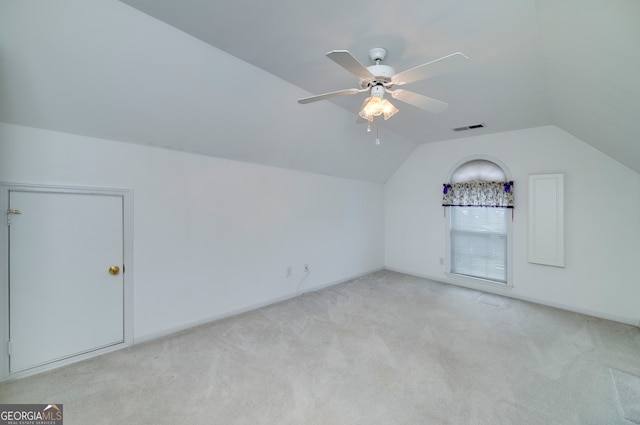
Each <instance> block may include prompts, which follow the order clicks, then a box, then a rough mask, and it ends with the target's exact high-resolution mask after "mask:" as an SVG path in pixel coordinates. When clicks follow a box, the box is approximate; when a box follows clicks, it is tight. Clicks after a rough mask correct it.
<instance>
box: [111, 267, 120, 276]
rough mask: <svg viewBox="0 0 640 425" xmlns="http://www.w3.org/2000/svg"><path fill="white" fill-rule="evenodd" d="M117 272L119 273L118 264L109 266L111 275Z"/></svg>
mask: <svg viewBox="0 0 640 425" xmlns="http://www.w3.org/2000/svg"><path fill="white" fill-rule="evenodd" d="M118 273H120V267H118V266H111V267H109V274H112V275H114V276H115V275H117V274H118Z"/></svg>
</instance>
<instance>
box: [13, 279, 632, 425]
mask: <svg viewBox="0 0 640 425" xmlns="http://www.w3.org/2000/svg"><path fill="white" fill-rule="evenodd" d="M638 376H640V330H639V329H638V328H636V327H633V326H628V325H623V324H619V323H614V322H610V321H606V320H601V319H596V318H592V317H587V316H583V315H580V314H575V313H569V312H565V311H560V310H556V309H553V308H547V307H543V306H538V305H534V304H530V303H526V302H521V301H517V300H512V299H506V298H502V297H498V296H495V295H489V294H482V293H481V292H478V291H473V290H468V289H464V288H459V287H454V286H449V285H443V284H439V283H435V282H432V281H429V280H425V279H420V278H416V277H411V276H407V275H403V274H399V273H394V272H389V271H382V272H378V273H374V274H372V275H369V276H366V277H363V278H359V279H355V280H353V281H349V282H346V283H343V284H340V285H336V286H333V287H331V288H328V289H326V290H323V291H321V292H320V296H318V297H317V298H314V299H311V300H307V301H303V300H300V299H292V300H289V301H286V302H282V303H279V304H276V305H272V306H269V307H266V308H262V309H259V310H256V311H252V312H249V313H245V314H242V315H239V316H236V317H232V318H229V319H226V320H221V321H218V322H214V323H211V324H208V325H204V326H200V327H198V328H194V329H191V330H189V331H185V332H182V333H180V334H177V335H173V336H171V337H167V338H164V339H160V340H157V341H152V342H149V343H146V344H142V345H139V346H135V347H131V348H128V349H125V350H120V351H117V352H114V353H110V354H107V355H104V356H101V357H97V358H94V359H90V360H87V361H83V362H80V363H77V364H74V365H70V366H66V367H63V368H60V369H57V370H55V371H51V372H47V373H43V374H40V375H36V376H32V377H29V378H24V379H21V380H17V381H9V382H5V383H2V384H0V401H1V402H3V403H54V402H55V403H63V404H64V412H65V421H64V423H65V425H75V424H78V425H87V424H92V425H94V424H143V423H144V424H154V425H163V424H171V425H173V424H190V425H194V424H196V425H197V424H207V425H210V424H224V425H231V424H247V425H256V424H327V425H329V424H330V425H338V424H339V425H349V424H367V425H375V424H381V425H382V424H385V425H388V424H411V425H415V424H435V425H440V424H469V425H470V424H486V425H505V424H513V425H570V424H581V425H585V424H587V425H588V424H593V425H611V424H638V423H640V378H639V377H638Z"/></svg>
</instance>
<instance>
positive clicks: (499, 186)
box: [442, 181, 513, 208]
mask: <svg viewBox="0 0 640 425" xmlns="http://www.w3.org/2000/svg"><path fill="white" fill-rule="evenodd" d="M442 186H443V191H442V205H443V206H445V207H449V206H458V207H498V208H513V182H512V181H508V182H507V181H505V182H483V181H473V182H464V183H445V184H443V185H442Z"/></svg>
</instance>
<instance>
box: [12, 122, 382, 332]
mask: <svg viewBox="0 0 640 425" xmlns="http://www.w3.org/2000/svg"><path fill="white" fill-rule="evenodd" d="M0 181H3V182H9V183H25V184H48V185H69V186H89V187H108V188H127V189H133V191H134V192H133V204H134V223H133V228H134V263H135V267H134V273H135V275H134V338H135V339H137V340H144V339H147V338H150V337H153V336H158V335H162V334H164V333H167V332H170V331H172V330H177V329H180V328H183V327H185V326H188V325H190V324H195V323H200V322H202V321H206V320H209V319H212V318H217V317H221V316H224V315H228V314H230V313H232V312H237V311H242V310H245V309H248V308H251V307H253V306H257V305H261V304H265V303H269V302H272V301H274V300H279V299H283V298H286V297H289V296H292V295H294V294H295V293H296V290H297V287H298V285H299V284H300V285H301V289H302V290H309V289H311V288H318V287H321V286H325V285H327V284H331V283H334V282H338V281H342V280H346V279H348V278H350V277H354V276H358V275H361V274H365V273H367V272H370V271H373V270H377V269H380V268H382V267H383V257H384V251H383V250H384V248H383V245H384V240H383V236H384V227H383V226H384V216H383V211H384V207H383V202H384V198H383V196H384V190H383V186H382V185H380V184H374V183H365V182H361V181H356V180H348V179H341V178H334V177H326V176H321V175H317V174H309V173H303V172H297V171H291V170H285V169H280V168H274V167H268V166H262V165H254V164H248V163H242V162H236V161H230V160H223V159H218V158H213V157H207V156H200V155H194V154H188V153H183V152H177V151H170V150H165V149H158V148H151V147H146V146H140V145H132V144H127V143H120V142H114V141H108V140H102V139H95V138H89V137H83V136H76V135H71V134H66V133H59V132H53V131H47V130H40V129H34V128H29V127H20V126H14V125H8V124H0ZM304 264H309V266H310V269H311V273H310V274H309V275H308V276H307V278H306V279H304V280H302V279H303V277H304V273H303V266H304ZM288 266H291V267H292V269H293V275H292V276H291V277H289V278H287V277H286V269H287V267H288Z"/></svg>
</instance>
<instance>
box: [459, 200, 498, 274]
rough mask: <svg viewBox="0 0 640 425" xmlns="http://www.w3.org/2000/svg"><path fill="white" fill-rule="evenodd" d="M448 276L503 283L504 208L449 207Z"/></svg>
mask: <svg viewBox="0 0 640 425" xmlns="http://www.w3.org/2000/svg"><path fill="white" fill-rule="evenodd" d="M449 209H450V211H451V220H450V223H451V229H450V231H451V233H450V247H451V253H450V257H449V258H450V259H451V264H450V269H451V273H455V274H460V275H465V276H471V277H476V278H480V279H487V280H492V281H495V282H500V283H507V241H508V234H507V232H508V222H507V219H508V216H510V215H511V213H510V211H509V210H508V209H506V208H488V207H450V208H449Z"/></svg>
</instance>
